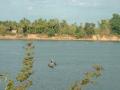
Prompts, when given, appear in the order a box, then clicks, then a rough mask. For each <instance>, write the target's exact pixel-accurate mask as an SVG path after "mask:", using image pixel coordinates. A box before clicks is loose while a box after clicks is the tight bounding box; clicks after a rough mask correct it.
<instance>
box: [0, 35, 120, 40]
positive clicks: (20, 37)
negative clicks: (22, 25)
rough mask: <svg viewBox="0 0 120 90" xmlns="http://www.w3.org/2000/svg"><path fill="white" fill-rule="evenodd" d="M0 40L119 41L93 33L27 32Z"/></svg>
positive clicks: (2, 37)
mask: <svg viewBox="0 0 120 90" xmlns="http://www.w3.org/2000/svg"><path fill="white" fill-rule="evenodd" d="M0 39H1V40H16V39H17V40H91V41H120V37H117V36H113V35H112V36H100V35H93V36H92V37H91V38H79V39H77V38H76V37H74V36H69V35H62V36H54V37H48V36H47V35H38V34H29V35H27V36H26V37H25V36H23V35H5V36H2V35H0Z"/></svg>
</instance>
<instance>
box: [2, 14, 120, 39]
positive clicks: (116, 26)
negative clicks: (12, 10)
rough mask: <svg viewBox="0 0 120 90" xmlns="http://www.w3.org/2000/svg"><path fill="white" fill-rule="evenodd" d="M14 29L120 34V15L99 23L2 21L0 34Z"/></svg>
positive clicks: (37, 31) (73, 34) (62, 33)
mask: <svg viewBox="0 0 120 90" xmlns="http://www.w3.org/2000/svg"><path fill="white" fill-rule="evenodd" d="M12 30H16V31H17V32H16V33H15V34H24V35H27V34H47V35H48V36H55V35H72V36H76V37H77V38H80V37H91V36H92V35H94V34H99V35H110V34H117V35H120V15H119V14H113V17H112V18H111V19H104V20H101V21H99V23H98V25H95V24H94V23H89V22H86V23H85V24H80V25H77V24H76V23H74V24H69V23H67V22H66V21H65V20H62V21H60V20H58V19H50V20H46V19H41V18H40V19H37V20H34V21H32V22H31V21H30V20H28V19H26V18H23V19H21V20H20V21H19V22H16V21H0V34H2V35H5V34H12V33H11V32H12Z"/></svg>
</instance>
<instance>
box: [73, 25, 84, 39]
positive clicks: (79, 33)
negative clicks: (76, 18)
mask: <svg viewBox="0 0 120 90" xmlns="http://www.w3.org/2000/svg"><path fill="white" fill-rule="evenodd" d="M75 35H76V37H77V38H82V37H84V36H85V31H84V27H83V25H82V24H80V26H78V27H77V28H76V31H75Z"/></svg>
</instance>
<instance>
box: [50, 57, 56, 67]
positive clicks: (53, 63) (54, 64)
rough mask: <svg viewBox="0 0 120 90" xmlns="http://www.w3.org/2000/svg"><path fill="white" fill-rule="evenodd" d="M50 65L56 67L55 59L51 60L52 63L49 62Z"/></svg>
mask: <svg viewBox="0 0 120 90" xmlns="http://www.w3.org/2000/svg"><path fill="white" fill-rule="evenodd" d="M48 66H49V67H50V68H54V67H55V66H56V62H54V61H53V59H52V60H51V61H50V63H49V64H48Z"/></svg>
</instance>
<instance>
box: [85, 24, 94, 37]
mask: <svg viewBox="0 0 120 90" xmlns="http://www.w3.org/2000/svg"><path fill="white" fill-rule="evenodd" d="M84 30H85V33H86V35H87V36H88V37H91V36H92V35H94V34H95V24H94V23H85V26H84Z"/></svg>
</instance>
